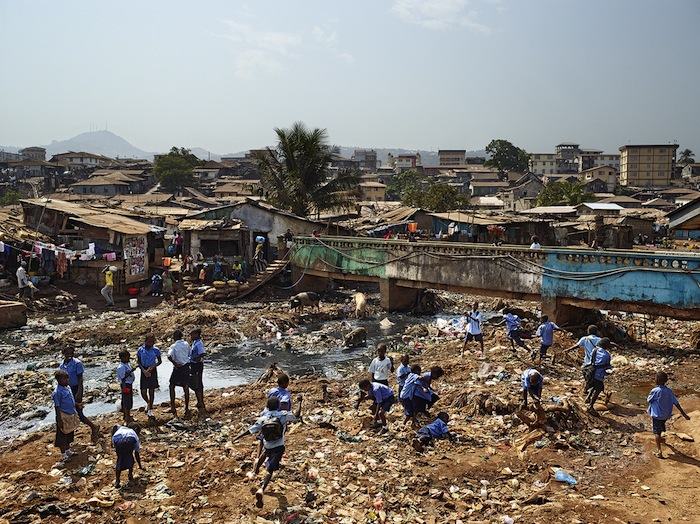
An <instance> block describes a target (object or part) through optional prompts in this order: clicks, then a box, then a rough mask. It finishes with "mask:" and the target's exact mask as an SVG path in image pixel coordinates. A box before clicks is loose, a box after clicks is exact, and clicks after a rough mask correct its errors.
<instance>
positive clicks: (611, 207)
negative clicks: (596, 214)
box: [577, 202, 623, 211]
mask: <svg viewBox="0 0 700 524" xmlns="http://www.w3.org/2000/svg"><path fill="white" fill-rule="evenodd" d="M579 206H585V207H587V208H588V209H597V210H599V211H621V210H622V209H623V208H622V206H619V205H617V204H611V203H609V202H584V203H583V204H579ZM577 207H578V206H577Z"/></svg>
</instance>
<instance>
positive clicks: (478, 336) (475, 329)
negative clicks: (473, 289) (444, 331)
mask: <svg viewBox="0 0 700 524" xmlns="http://www.w3.org/2000/svg"><path fill="white" fill-rule="evenodd" d="M467 321H468V322H469V324H468V325H467V335H466V337H464V344H463V345H462V356H464V351H465V350H466V349H467V343H469V342H471V341H472V340H476V341H477V342H478V343H479V344H480V345H481V354H482V355H483V354H484V335H483V333H482V332H481V311H479V303H478V302H474V304H473V306H472V310H471V311H470V312H469V313H467Z"/></svg>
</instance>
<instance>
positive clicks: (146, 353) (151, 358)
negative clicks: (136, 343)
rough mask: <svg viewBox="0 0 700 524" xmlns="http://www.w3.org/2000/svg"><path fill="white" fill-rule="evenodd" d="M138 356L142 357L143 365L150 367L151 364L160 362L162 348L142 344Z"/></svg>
mask: <svg viewBox="0 0 700 524" xmlns="http://www.w3.org/2000/svg"><path fill="white" fill-rule="evenodd" d="M136 356H137V357H139V358H140V361H141V365H142V366H143V367H145V368H150V367H151V366H155V365H156V363H157V362H158V357H159V356H160V349H158V348H157V347H156V346H151V347H150V348H147V347H146V346H141V347H140V348H139V350H138V351H137V352H136Z"/></svg>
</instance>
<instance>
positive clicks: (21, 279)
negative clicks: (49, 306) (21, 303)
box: [16, 260, 34, 298]
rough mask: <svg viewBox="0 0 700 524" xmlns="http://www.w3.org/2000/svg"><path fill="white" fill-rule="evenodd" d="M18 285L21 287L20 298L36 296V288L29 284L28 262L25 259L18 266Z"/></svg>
mask: <svg viewBox="0 0 700 524" xmlns="http://www.w3.org/2000/svg"><path fill="white" fill-rule="evenodd" d="M16 274H17V287H18V288H19V294H18V296H19V298H25V297H27V296H28V297H29V298H34V290H33V289H32V287H31V286H30V285H29V277H27V263H26V262H25V261H24V260H23V261H22V263H21V264H20V265H19V267H18V268H17V273H16Z"/></svg>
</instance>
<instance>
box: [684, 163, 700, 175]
mask: <svg viewBox="0 0 700 524" xmlns="http://www.w3.org/2000/svg"><path fill="white" fill-rule="evenodd" d="M681 174H682V177H683V178H692V177H696V176H700V164H687V165H685V166H683V170H682V171H681Z"/></svg>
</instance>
